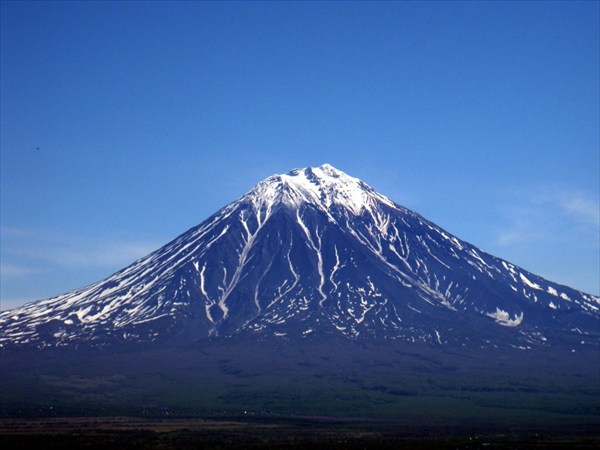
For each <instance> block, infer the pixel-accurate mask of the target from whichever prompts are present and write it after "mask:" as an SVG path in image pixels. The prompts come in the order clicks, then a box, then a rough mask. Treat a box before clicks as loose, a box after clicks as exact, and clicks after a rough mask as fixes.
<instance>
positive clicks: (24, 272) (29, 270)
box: [0, 263, 43, 280]
mask: <svg viewBox="0 0 600 450" xmlns="http://www.w3.org/2000/svg"><path fill="white" fill-rule="evenodd" d="M42 271H43V270H42V269H39V268H34V267H27V266H23V265H19V264H6V263H2V264H0V278H1V279H3V280H7V279H11V278H20V277H24V276H29V275H35V274H36V273H40V272H42Z"/></svg>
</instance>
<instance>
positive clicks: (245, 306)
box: [0, 164, 600, 350]
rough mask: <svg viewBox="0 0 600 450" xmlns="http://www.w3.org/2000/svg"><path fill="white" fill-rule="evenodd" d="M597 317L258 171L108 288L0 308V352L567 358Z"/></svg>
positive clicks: (311, 185) (397, 212) (395, 219)
mask: <svg viewBox="0 0 600 450" xmlns="http://www.w3.org/2000/svg"><path fill="white" fill-rule="evenodd" d="M599 308H600V298H599V297H596V296H593V295H590V294H586V293H583V292H580V291H577V290H575V289H572V288H569V287H566V286H562V285H560V284H557V283H554V282H551V281H548V280H546V279H544V278H542V277H540V276H537V275H535V274H532V273H530V272H528V271H526V270H524V269H522V268H520V267H518V266H516V265H515V264H512V263H510V262H508V261H505V260H502V259H500V258H497V257H495V256H492V255H490V254H488V253H486V252H484V251H482V250H480V249H479V248H477V247H475V246H474V245H471V244H469V243H467V242H465V241H463V240H461V239H459V238H457V237H455V236H453V235H452V234H450V233H449V232H447V231H444V230H443V229H442V228H440V227H439V226H437V225H436V224H434V223H432V222H430V221H428V220H426V219H425V218H423V217H422V216H420V215H419V214H417V213H415V212H413V211H411V210H409V209H406V208H404V207H402V206H400V205H398V204H396V203H394V202H393V201H392V200H390V199H389V198H387V197H385V196H384V195H381V194H379V193H377V192H376V191H375V190H374V189H372V188H371V187H370V186H368V185H367V184H365V183H364V182H362V181H361V180H359V179H357V178H354V177H351V176H349V175H347V174H345V173H343V172H342V171H340V170H337V169H336V168H334V167H332V166H331V165H328V164H325V165H323V166H321V167H316V168H305V169H296V170H293V171H291V172H289V173H287V174H283V175H273V176H271V177H268V178H266V179H265V180H263V181H261V182H259V183H258V184H257V185H256V186H255V187H254V188H253V189H252V190H251V191H249V192H248V193H247V194H245V195H244V196H242V197H241V198H240V199H238V200H236V201H234V202H233V203H231V204H229V205H228V206H226V207H224V208H223V209H221V210H220V211H218V212H217V213H216V214H214V215H213V216H211V217H210V218H208V219H207V220H206V221H204V222H203V223H201V224H200V225H198V226H196V227H194V228H192V229H190V230H188V231H187V232H185V233H183V234H182V235H181V236H179V237H177V238H176V239H175V240H173V241H172V242H170V243H168V244H167V245H165V246H164V247H162V248H160V249H158V250H156V251H155V252H153V253H151V254H150V255H148V256H146V257H144V258H142V259H140V260H138V261H136V262H134V263H133V264H131V265H130V266H129V267H126V268H125V269H123V270H121V271H119V272H117V273H115V274H114V275H112V276H110V277H108V278H106V279H105V280H102V281H99V282H97V283H95V284H92V285H90V286H87V287H84V288H81V289H77V290H74V291H71V292H68V293H65V294H62V295H59V296H57V297H54V298H50V299H47V300H40V301H36V302H32V303H29V304H26V305H25V306H23V307H20V308H17V309H13V310H10V311H4V312H2V313H1V314H0V326H1V331H0V345H1V346H2V347H3V348H47V347H70V346H78V347H80V346H88V347H105V346H119V345H123V344H127V345H129V344H133V345H138V346H144V345H153V344H156V343H161V344H164V343H168V344H169V345H171V344H172V345H176V344H181V343H193V342H201V341H205V340H220V339H228V338H231V337H233V336H240V337H243V338H244V339H267V338H269V339H270V338H273V339H284V340H302V339H308V338H309V337H311V336H323V337H327V336H333V335H335V336H339V337H342V338H344V339H349V340H357V341H361V340H377V341H381V340H383V341H386V340H389V341H398V342H405V343H427V344H430V345H435V346H449V347H473V346H476V347H479V348H481V347H483V348H498V347H512V348H515V349H520V350H530V349H532V348H536V347H552V346H561V347H567V348H569V349H572V350H576V349H578V348H581V347H582V346H584V347H590V346H596V347H597V346H598V337H599V335H600V333H599V329H600V314H599Z"/></svg>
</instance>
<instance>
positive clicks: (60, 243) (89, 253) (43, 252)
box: [2, 228, 160, 276]
mask: <svg viewBox="0 0 600 450" xmlns="http://www.w3.org/2000/svg"><path fill="white" fill-rule="evenodd" d="M2 238H3V244H4V245H3V252H2V253H3V255H2V259H3V262H2V264H3V270H2V273H3V276H5V275H6V276H18V275H23V274H27V273H32V272H35V271H37V270H39V269H37V268H33V267H35V266H36V265H40V264H46V265H48V264H49V265H53V266H61V267H65V268H90V267H91V268H93V267H98V268H102V267H111V266H118V265H124V264H128V263H131V262H133V261H134V260H136V259H138V258H140V257H142V256H145V255H147V254H148V253H150V252H152V251H153V250H156V249H157V248H158V247H159V246H160V245H159V243H157V242H155V241H144V240H126V239H125V238H124V237H92V236H83V235H66V234H62V233H56V232H52V231H47V230H28V229H19V228H2ZM13 261H28V262H29V264H23V263H22V262H21V263H16V262H13ZM31 264H33V266H32V265H31ZM4 267H6V272H5V270H4Z"/></svg>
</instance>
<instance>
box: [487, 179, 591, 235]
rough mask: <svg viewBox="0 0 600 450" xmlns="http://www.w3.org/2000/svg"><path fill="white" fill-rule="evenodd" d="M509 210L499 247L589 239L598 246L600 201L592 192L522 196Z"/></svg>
mask: <svg viewBox="0 0 600 450" xmlns="http://www.w3.org/2000/svg"><path fill="white" fill-rule="evenodd" d="M514 199H515V197H512V200H513V203H511V205H510V206H508V207H506V208H505V211H506V224H505V225H504V226H503V227H502V228H500V229H499V231H498V234H497V239H496V244H497V245H501V246H511V245H520V244H522V243H525V242H543V241H548V242H556V241H560V240H565V239H569V240H570V239H579V238H582V237H585V238H586V239H588V240H589V243H590V245H593V244H594V243H595V244H596V245H598V233H600V199H599V198H598V196H597V195H596V196H594V195H593V194H591V193H589V192H584V191H569V190H557V189H546V190H544V191H541V192H540V190H538V191H534V192H533V193H530V194H529V195H521V196H519V197H518V201H517V202H514Z"/></svg>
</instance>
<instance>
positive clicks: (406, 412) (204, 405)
mask: <svg viewBox="0 0 600 450" xmlns="http://www.w3.org/2000/svg"><path fill="white" fill-rule="evenodd" d="M598 360H599V355H598V351H597V349H595V350H593V351H590V352H589V354H580V353H571V351H570V349H569V351H568V352H563V353H561V352H557V351H556V350H555V349H549V350H547V351H542V350H540V351H535V352H534V351H529V352H524V351H518V350H514V351H506V350H494V349H491V350H490V349H487V350H477V349H450V348H441V347H430V346H420V347H419V346H416V345H410V346H406V345H405V346H402V345H398V344H394V343H383V344H381V343H380V344H378V345H370V344H359V343H349V342H346V341H334V340H331V339H328V340H326V341H307V342H302V343H292V342H286V341H276V342H273V341H268V342H267V341H255V342H248V341H243V340H237V341H235V340H231V341H227V342H212V343H205V344H201V345H197V346H194V347H191V346H190V347H186V348H181V347H179V348H166V347H163V348H152V349H135V350H127V351H124V350H119V351H108V350H102V351H97V350H87V351H72V350H61V351H42V352H39V351H38V352H12V353H11V352H2V353H0V364H1V367H0V369H1V370H0V418H1V419H0V420H1V421H0V445H2V448H26V447H27V446H29V447H31V446H34V448H35V447H37V448H64V447H69V448H77V447H85V448H103V449H106V448H148V449H168V448H183V449H185V448H202V447H204V448H265V447H268V448H273V447H275V448H276V447H285V448H301V447H302V448H304V447H307V446H308V447H310V448H315V447H316V448H319V447H322V448H328V449H331V448H483V447H488V446H487V445H485V446H484V444H485V443H487V444H490V445H495V446H497V447H500V448H600V445H599V444H600V442H599V439H598V435H599V434H600V432H598V430H600V370H599V363H600V362H599V361H598ZM94 417H95V418H94ZM190 417H195V418H204V419H189V418H190ZM349 418H358V419H349ZM483 438H485V439H486V441H485V442H483V441H482V440H481V439H483Z"/></svg>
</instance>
